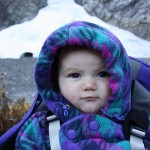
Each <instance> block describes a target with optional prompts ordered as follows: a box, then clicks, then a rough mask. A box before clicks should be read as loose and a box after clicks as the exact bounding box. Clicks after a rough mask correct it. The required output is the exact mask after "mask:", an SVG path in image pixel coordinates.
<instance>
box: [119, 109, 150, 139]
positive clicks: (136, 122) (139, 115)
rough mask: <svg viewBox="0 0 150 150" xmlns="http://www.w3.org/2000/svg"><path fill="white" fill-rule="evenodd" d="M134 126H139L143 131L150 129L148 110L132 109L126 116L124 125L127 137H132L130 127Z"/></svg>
mask: <svg viewBox="0 0 150 150" xmlns="http://www.w3.org/2000/svg"><path fill="white" fill-rule="evenodd" d="M132 127H135V128H138V129H139V130H141V131H147V129H148V114H147V112H146V111H139V110H137V109H132V110H131V111H130V112H129V113H128V115H127V116H126V118H125V121H124V123H123V125H122V129H123V133H124V136H125V139H127V140H129V139H130V134H131V133H130V129H131V128H132Z"/></svg>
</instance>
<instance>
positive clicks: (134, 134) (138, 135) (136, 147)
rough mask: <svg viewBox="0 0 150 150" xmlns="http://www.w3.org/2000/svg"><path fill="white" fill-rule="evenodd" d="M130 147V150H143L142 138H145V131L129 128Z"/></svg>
mask: <svg viewBox="0 0 150 150" xmlns="http://www.w3.org/2000/svg"><path fill="white" fill-rule="evenodd" d="M130 132H131V135H130V145H131V149H132V150H145V146H144V143H143V138H144V137H145V131H144V130H140V129H137V128H134V127H132V128H131V131H130Z"/></svg>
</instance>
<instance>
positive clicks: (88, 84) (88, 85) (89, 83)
mask: <svg viewBox="0 0 150 150" xmlns="http://www.w3.org/2000/svg"><path fill="white" fill-rule="evenodd" d="M82 88H83V90H85V91H87V90H96V82H95V80H94V79H88V80H85V82H84V83H83V86H82Z"/></svg>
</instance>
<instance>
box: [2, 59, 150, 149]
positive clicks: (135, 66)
mask: <svg viewBox="0 0 150 150" xmlns="http://www.w3.org/2000/svg"><path fill="white" fill-rule="evenodd" d="M130 64H131V68H132V103H131V104H132V110H131V114H130V115H128V116H127V117H126V120H125V123H124V125H123V129H124V130H125V136H126V137H127V138H129V139H131V140H133V142H132V141H131V140H130V143H131V148H132V149H135V148H134V144H135V142H136V145H137V144H139V145H142V144H143V142H141V141H143V138H144V136H145V130H146V129H147V126H148V121H147V120H148V116H149V115H150V80H149V78H150V65H148V64H146V63H144V62H143V61H141V60H139V59H135V58H133V57H130ZM42 110H46V111H48V109H47V108H46V107H45V106H44V104H43V103H42V99H41V97H40V95H39V93H38V92H37V94H36V96H35V99H34V101H33V104H32V106H31V107H30V109H29V110H28V112H27V113H26V114H25V115H24V117H23V119H22V120H21V121H20V122H19V123H18V124H16V125H14V126H13V127H12V128H11V129H9V130H8V131H7V132H6V133H5V134H3V135H2V136H1V137H0V150H8V149H9V150H14V149H15V139H16V136H17V133H18V131H19V129H20V128H21V127H22V125H23V124H24V123H25V121H26V120H27V119H28V118H29V117H30V116H31V115H32V114H33V113H35V112H38V111H42ZM139 111H140V112H141V111H142V113H140V114H139V113H138V112H139ZM135 114H136V115H135ZM50 115H53V114H52V113H50ZM54 120H55V119H54ZM127 126H130V128H127ZM126 130H130V135H128V134H126ZM131 136H132V137H131ZM142 146H143V145H142ZM142 146H141V147H142ZM147 147H149V149H150V145H147Z"/></svg>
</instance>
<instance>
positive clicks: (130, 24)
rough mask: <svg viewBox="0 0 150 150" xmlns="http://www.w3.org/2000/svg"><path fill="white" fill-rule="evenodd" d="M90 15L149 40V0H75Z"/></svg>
mask: <svg viewBox="0 0 150 150" xmlns="http://www.w3.org/2000/svg"><path fill="white" fill-rule="evenodd" d="M75 2H76V3H77V4H80V5H82V6H83V7H84V9H85V10H86V11H87V12H88V13H89V14H91V15H93V16H96V17H98V18H100V19H102V20H104V21H105V22H108V23H110V24H112V25H115V26H118V27H120V28H123V29H126V30H129V31H131V32H133V33H134V34H135V35H137V36H139V37H141V38H144V39H146V40H150V1H149V0H144V1H143V0H138V1H137V0H123V1H121V0H93V1H89V0H75Z"/></svg>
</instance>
